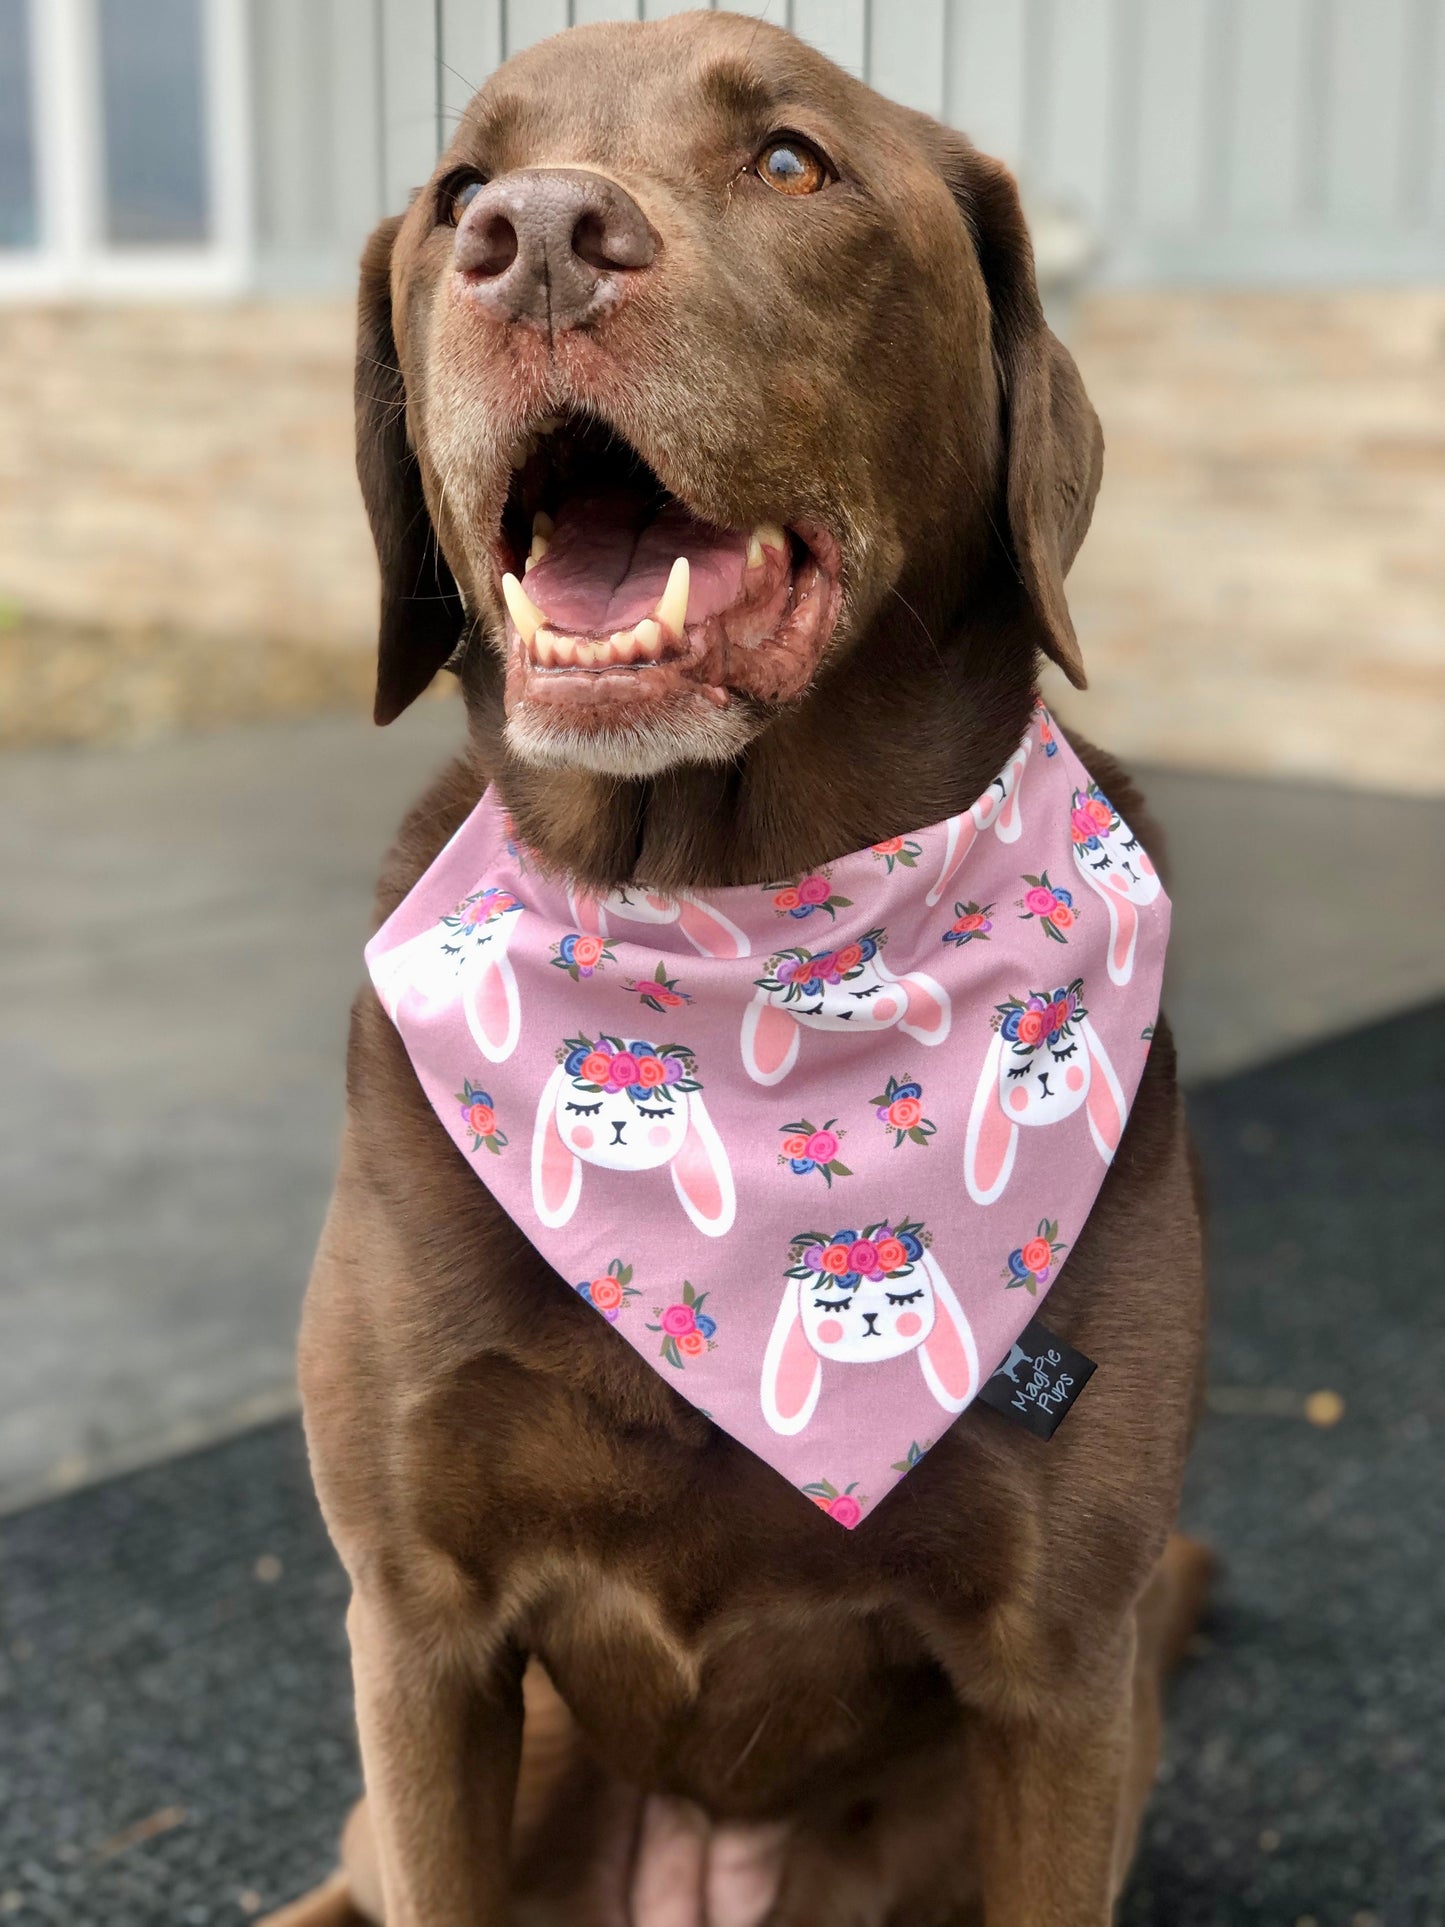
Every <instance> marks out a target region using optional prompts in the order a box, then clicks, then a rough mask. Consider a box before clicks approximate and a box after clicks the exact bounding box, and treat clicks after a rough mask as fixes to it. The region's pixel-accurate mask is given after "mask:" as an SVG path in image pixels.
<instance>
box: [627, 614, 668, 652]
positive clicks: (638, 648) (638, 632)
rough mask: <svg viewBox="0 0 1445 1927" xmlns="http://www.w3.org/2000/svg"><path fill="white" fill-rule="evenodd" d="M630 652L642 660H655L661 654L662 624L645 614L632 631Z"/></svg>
mask: <svg viewBox="0 0 1445 1927" xmlns="http://www.w3.org/2000/svg"><path fill="white" fill-rule="evenodd" d="M632 653H633V654H634V655H636V656H641V657H642V659H643V661H644V662H656V661H657V659H658V657H659V656H660V655H661V654H662V625H661V624H660V623H657V622H654V621H653V619H652V617H651V616H646V617H644V618H643V620H642V621H641V622H639V623H638V625H637V627H636V628H635V629H634V630H633V632H632Z"/></svg>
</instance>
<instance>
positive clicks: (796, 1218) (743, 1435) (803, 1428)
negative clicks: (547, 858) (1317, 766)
mask: <svg viewBox="0 0 1445 1927" xmlns="http://www.w3.org/2000/svg"><path fill="white" fill-rule="evenodd" d="M1168 931H1169V900H1168V898H1167V896H1166V895H1165V893H1164V891H1163V888H1162V886H1161V884H1160V880H1159V877H1158V875H1157V874H1156V872H1155V870H1154V867H1153V865H1152V864H1151V862H1150V860H1149V858H1148V856H1147V855H1146V854H1145V852H1144V850H1143V848H1142V847H1141V845H1140V844H1139V842H1138V840H1137V838H1135V837H1134V835H1133V833H1132V832H1131V831H1130V829H1129V826H1128V824H1127V823H1125V822H1124V821H1123V820H1122V818H1121V817H1120V816H1119V814H1118V812H1117V810H1115V808H1114V806H1113V805H1112V803H1110V801H1109V799H1108V797H1107V796H1105V795H1104V794H1103V792H1102V791H1101V790H1100V789H1099V787H1098V785H1097V784H1096V783H1094V782H1093V781H1092V779H1091V778H1090V776H1089V774H1088V772H1087V770H1085V769H1084V767H1083V765H1082V764H1081V763H1080V762H1079V759H1078V758H1077V757H1076V756H1075V755H1074V753H1073V751H1072V750H1071V749H1070V747H1069V745H1068V744H1067V742H1065V741H1064V739H1063V738H1062V737H1061V736H1060V735H1059V734H1058V733H1057V731H1056V729H1055V728H1054V726H1053V723H1052V721H1051V719H1050V717H1049V715H1048V713H1047V711H1046V710H1045V709H1044V708H1043V706H1042V705H1039V706H1038V708H1036V710H1035V712H1034V715H1033V718H1032V720H1031V722H1030V725H1029V729H1028V731H1027V732H1026V734H1025V736H1024V738H1023V741H1022V742H1021V743H1020V745H1019V747H1018V749H1017V750H1016V751H1015V752H1014V754H1013V756H1012V757H1010V759H1009V761H1008V763H1007V764H1006V766H1005V767H1004V769H1003V770H1002V771H1001V772H1000V773H999V775H998V776H997V777H996V778H995V779H994V781H993V783H991V784H990V785H989V788H988V789H987V790H986V791H985V792H984V794H983V795H982V796H981V797H980V798H979V799H978V801H977V802H975V803H974V804H973V805H972V807H971V808H970V809H968V810H965V811H963V812H962V813H961V814H960V815H958V816H955V817H950V818H949V819H948V820H947V821H946V822H944V823H936V824H933V825H930V826H929V827H928V828H926V829H922V830H917V831H915V832H913V833H912V834H911V835H909V836H901V837H890V838H888V839H887V840H886V841H885V842H882V843H878V844H875V845H874V846H873V847H872V848H870V849H866V850H859V851H856V852H854V853H853V854H851V855H849V856H844V857H841V858H839V859H838V860H837V861H835V862H831V863H828V864H825V865H823V866H822V867H821V868H819V869H817V870H815V871H812V872H809V873H808V874H806V875H803V876H797V877H789V878H780V879H778V880H776V881H774V882H772V883H769V884H766V885H758V886H753V885H740V886H734V887H729V888H726V889H720V890H711V891H707V892H702V893H698V894H695V895H684V896H680V897H677V896H665V895H662V894H660V893H654V892H650V891H648V890H646V889H645V888H643V887H641V886H629V887H627V888H626V889H620V890H615V891H612V892H610V893H609V894H607V895H605V896H595V895H592V894H590V893H587V892H585V891H583V890H581V889H579V888H578V887H576V886H575V885H574V884H572V883H571V882H570V881H569V880H568V879H567V878H565V877H560V876H557V875H555V874H550V873H548V872H547V871H546V870H545V869H544V868H543V867H542V866H541V864H540V863H539V861H538V859H537V858H536V857H535V855H534V854H533V853H532V852H530V851H528V850H527V849H526V848H524V847H521V846H519V845H518V843H517V842H516V840H515V838H514V837H513V834H512V830H511V826H510V823H509V821H508V819H507V816H506V813H505V811H504V810H503V809H502V807H501V805H500V803H499V802H498V800H497V799H496V797H495V796H494V795H493V794H492V792H491V791H488V792H487V793H486V794H485V795H484V796H483V797H482V799H481V801H480V802H479V803H478V805H477V807H476V809H475V810H474V811H473V812H472V814H471V816H470V817H468V819H467V821H466V822H465V823H464V824H463V825H462V827H461V828H460V829H459V830H458V831H457V833H456V835H455V836H454V837H453V838H452V840H451V842H450V843H449V844H448V845H447V847H446V848H445V849H444V850H443V851H442V853H441V855H440V856H439V857H438V858H437V859H436V861H435V862H434V863H433V865H432V867H431V868H430V869H429V870H428V871H427V873H426V875H425V876H423V877H422V879H421V880H420V882H419V883H418V884H417V885H416V887H415V888H414V889H413V890H412V892H411V894H410V895H409V896H408V897H407V898H406V899H405V901H404V902H403V903H402V904H401V905H400V906H399V907H398V908H397V910H396V911H395V912H394V913H393V915H392V916H391V917H390V918H388V920H387V921H386V923H385V924H384V925H383V926H382V928H381V929H380V930H379V931H378V932H377V934H376V935H375V937H373V939H372V941H371V943H370V944H369V945H368V946H367V952H366V956H367V963H368V966H369V968H370V971H371V976H372V980H373V982H374V984H375V986H376V990H377V994H378V996H379V997H380V998H381V1001H382V1003H383V1004H384V1006H385V1007H386V1009H387V1011H388V1013H389V1014H390V1016H391V1018H392V1021H393V1022H394V1023H395V1024H396V1027H397V1029H398V1031H399V1032H400V1034H401V1037H402V1040H403V1042H404V1043H405V1045H406V1049H407V1052H408V1055H409V1056H410V1058H411V1061H412V1064H413V1067H414V1068H415V1071H416V1074H417V1076H418V1078H419V1079H420V1082H421V1084H422V1087H423V1089H424V1090H425V1092H426V1095H427V1097H428V1099H429V1101H430V1102H431V1104H432V1106H433V1108H434V1109H435V1111H436V1113H437V1116H438V1117H439V1118H440V1119H441V1121H442V1123H443V1125H444V1126H445V1127H446V1129H447V1130H448V1131H449V1133H450V1134H451V1136H452V1139H453V1141H454V1142H455V1143H456V1145H457V1147H458V1149H459V1150H460V1151H461V1153H462V1155H463V1156H464V1157H466V1158H467V1159H468V1160H469V1162H470V1163H471V1165H472V1167H473V1169H474V1170H475V1172H476V1174H477V1176H478V1177H479V1178H480V1179H481V1180H482V1182H483V1183H485V1184H486V1185H487V1186H488V1188H489V1189H490V1190H491V1191H492V1192H493V1193H494V1195H495V1196H496V1198H497V1199H498V1201H499V1203H500V1204H501V1205H502V1207H503V1208H504V1209H505V1210H506V1211H507V1212H508V1214H509V1215H510V1216H511V1217H512V1218H513V1219H514V1220H515V1221H516V1223H517V1224H518V1225H519V1226H520V1227H521V1228H522V1230H523V1231H524V1232H525V1233H526V1234H527V1236H528V1237H529V1238H530V1239H531V1241H532V1242H533V1244H535V1245H536V1247H537V1249H538V1250H539V1251H540V1252H541V1253H542V1255H543V1256H544V1257H545V1258H546V1260H547V1262H548V1263H549V1264H550V1265H551V1266H552V1267H553V1269H554V1270H556V1271H557V1272H558V1273H559V1274H560V1275H561V1277H562V1279H563V1280H564V1281H565V1282H566V1283H567V1284H568V1285H569V1286H570V1287H571V1288H572V1289H573V1290H575V1291H577V1292H578V1293H579V1294H580V1295H581V1296H582V1297H583V1299H584V1300H585V1301H586V1302H587V1303H588V1304H589V1305H590V1306H591V1307H592V1308H593V1310H595V1311H596V1312H597V1313H598V1315H599V1316H600V1317H602V1318H604V1319H606V1320H607V1321H608V1323H610V1324H611V1325H612V1326H613V1327H614V1329H615V1331H616V1333H617V1336H618V1338H619V1340H625V1341H626V1342H627V1343H628V1344H630V1345H632V1346H633V1347H634V1348H635V1349H636V1350H637V1351H638V1352H639V1353H640V1355H641V1356H642V1357H643V1358H644V1359H645V1360H646V1361H647V1363H648V1364H649V1365H651V1366H652V1367H653V1369H654V1370H656V1371H657V1372H659V1373H660V1374H661V1375H662V1376H663V1377H664V1378H665V1379H666V1380H667V1381H668V1382H669V1383H670V1384H672V1385H673V1386H674V1387H675V1388H676V1390H677V1391H678V1392H679V1393H680V1394H681V1395H682V1396H683V1397H684V1398H688V1399H691V1400H692V1401H693V1403H694V1404H696V1405H698V1406H700V1407H702V1409H703V1410H705V1411H706V1412H707V1413H708V1415H709V1416H710V1417H711V1418H712V1419H713V1420H714V1421H715V1423H717V1424H718V1425H721V1426H723V1427H724V1428H725V1429H726V1430H727V1431H728V1432H730V1433H731V1434H732V1435H733V1436H734V1437H735V1438H737V1439H739V1440H741V1442H742V1443H743V1444H745V1445H746V1446H748V1447H749V1448H750V1449H751V1450H752V1451H754V1452H756V1453H757V1454H759V1456H760V1457H762V1458H763V1459H765V1460H767V1462H768V1463H769V1464H771V1465H772V1466H774V1467H775V1468H776V1469H777V1470H778V1471H779V1472H780V1473H781V1474H782V1475H783V1476H784V1477H785V1478H786V1479H788V1480H789V1481H791V1483H792V1484H793V1485H795V1486H796V1487H797V1488H798V1489H799V1491H800V1492H802V1493H803V1494H804V1495H805V1496H806V1497H808V1498H809V1499H811V1500H812V1501H813V1503H814V1504H816V1505H818V1506H820V1507H822V1508H823V1509H824V1510H825V1511H827V1512H828V1513H829V1515H830V1516H831V1517H832V1518H834V1519H835V1520H837V1521H838V1523H839V1524H841V1525H844V1526H856V1525H857V1524H858V1523H859V1522H860V1521H861V1520H862V1519H863V1518H864V1517H865V1516H866V1515H867V1513H868V1512H869V1511H870V1510H871V1509H872V1508H873V1507H874V1506H876V1505H877V1503H878V1502H879V1500H880V1499H881V1498H882V1497H883V1496H884V1494H885V1493H886V1492H887V1491H888V1489H889V1488H890V1487H891V1486H892V1485H894V1484H896V1483H897V1481H898V1480H899V1479H900V1478H902V1477H904V1476H905V1475H906V1474H907V1473H908V1471H909V1470H911V1468H912V1467H913V1466H914V1465H916V1464H917V1463H918V1461H919V1459H920V1458H921V1457H922V1456H923V1454H924V1452H926V1451H927V1449H928V1447H929V1446H930V1445H931V1444H932V1443H933V1441H934V1440H935V1439H936V1438H937V1437H938V1435H939V1433H940V1431H941V1430H942V1429H943V1428H944V1427H945V1426H947V1425H948V1424H949V1423H951V1421H952V1420H953V1419H954V1418H955V1417H956V1416H957V1414H958V1413H960V1412H962V1411H963V1410H964V1409H965V1407H966V1406H967V1405H968V1404H969V1403H970V1402H971V1401H972V1399H973V1397H974V1395H975V1394H976V1393H977V1391H978V1389H979V1386H980V1385H981V1384H982V1383H983V1381H984V1380H985V1379H987V1378H988V1377H989V1375H990V1374H991V1373H992V1372H993V1371H994V1370H995V1369H996V1368H997V1366H998V1365H999V1364H1000V1362H1001V1361H1002V1360H1003V1359H1004V1358H1006V1357H1007V1356H1008V1353H1009V1350H1010V1347H1011V1345H1012V1344H1013V1341H1014V1339H1015V1338H1016V1337H1017V1336H1018V1335H1019V1333H1020V1332H1021V1331H1022V1330H1023V1328H1024V1326H1025V1325H1026V1324H1027V1323H1028V1322H1029V1320H1030V1318H1031V1317H1033V1315H1034V1314H1035V1313H1036V1312H1037V1311H1038V1308H1039V1301H1040V1299H1041V1298H1042V1297H1043V1296H1044V1295H1045V1293H1046V1292H1047V1291H1048V1289H1049V1286H1050V1285H1051V1283H1052V1282H1053V1280H1054V1279H1055V1278H1056V1277H1057V1276H1058V1273H1059V1270H1060V1267H1061V1266H1062V1265H1063V1264H1065V1263H1066V1262H1067V1260H1068V1254H1069V1251H1070V1249H1071V1248H1072V1246H1073V1244H1074V1242H1075V1241H1076V1239H1077V1238H1078V1235H1079V1231H1080V1229H1081V1227H1082V1225H1083V1223H1084V1221H1085V1219H1086V1218H1087V1216H1088V1214H1089V1211H1090V1208H1091V1207H1092V1205H1093V1202H1094V1198H1095V1196H1096V1195H1097V1192H1098V1189H1099V1186H1100V1184H1101V1183H1102V1181H1103V1177H1104V1173H1105V1171H1106V1170H1107V1168H1108V1166H1109V1163H1110V1161H1111V1159H1112V1158H1113V1155H1114V1152H1115V1149H1116V1148H1117V1146H1118V1143H1119V1140H1120V1137H1121V1136H1122V1134H1123V1130H1124V1125H1125V1122H1126V1120H1127V1118H1128V1114H1129V1106H1130V1103H1131V1101H1132V1099H1133V1095H1134V1092H1135V1090H1136V1088H1137V1086H1138V1082H1139V1077H1140V1074H1141V1072H1142V1070H1143V1067H1144V1061H1145V1058H1146V1056H1147V1054H1148V1050H1149V1042H1150V1039H1151V1037H1152V1035H1153V1029H1154V1022H1155V1018H1156V1015H1157V1012H1158V1004H1159V985H1160V978H1161V975H1162V972H1163V965H1164V951H1165V945H1166V942H1167V939H1168Z"/></svg>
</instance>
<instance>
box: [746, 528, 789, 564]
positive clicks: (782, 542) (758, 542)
mask: <svg viewBox="0 0 1445 1927" xmlns="http://www.w3.org/2000/svg"><path fill="white" fill-rule="evenodd" d="M787 546H788V538H787V536H786V535H784V533H783V531H782V530H781V529H780V528H779V526H778V524H777V523H776V522H759V524H758V526H757V527H756V528H755V529H754V530H753V532H752V534H751V535H750V536H749V537H748V567H749V568H750V569H756V568H759V567H761V565H762V561H763V550H764V549H786V548H787Z"/></svg>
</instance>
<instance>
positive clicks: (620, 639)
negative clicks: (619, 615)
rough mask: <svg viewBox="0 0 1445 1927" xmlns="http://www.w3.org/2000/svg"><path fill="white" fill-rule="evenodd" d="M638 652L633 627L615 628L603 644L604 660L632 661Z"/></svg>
mask: <svg viewBox="0 0 1445 1927" xmlns="http://www.w3.org/2000/svg"><path fill="white" fill-rule="evenodd" d="M636 654H637V645H636V632H635V631H634V630H632V629H614V630H613V632H612V634H611V635H610V636H609V637H608V638H607V640H606V642H605V643H604V644H603V645H602V656H601V660H602V661H603V662H631V661H632V658H633V657H634V656H635V655H636Z"/></svg>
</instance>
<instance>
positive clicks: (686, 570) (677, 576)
mask: <svg viewBox="0 0 1445 1927" xmlns="http://www.w3.org/2000/svg"><path fill="white" fill-rule="evenodd" d="M691 578H692V565H691V564H690V563H689V561H688V559H687V557H686V556H685V555H680V556H679V557H678V558H677V560H676V562H674V563H673V565H672V573H671V574H670V575H669V576H668V578H667V587H666V588H665V589H664V590H663V592H662V599H661V601H660V602H659V603H658V605H657V608H656V609H655V610H654V611H653V613H654V615H655V616H656V618H657V620H658V622H659V623H661V625H662V627H663V628H664V629H666V630H668V631H669V633H670V634H672V635H674V636H678V637H681V635H682V633H683V631H684V629H685V628H686V626H687V592H688V585H689V583H690V581H691Z"/></svg>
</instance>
